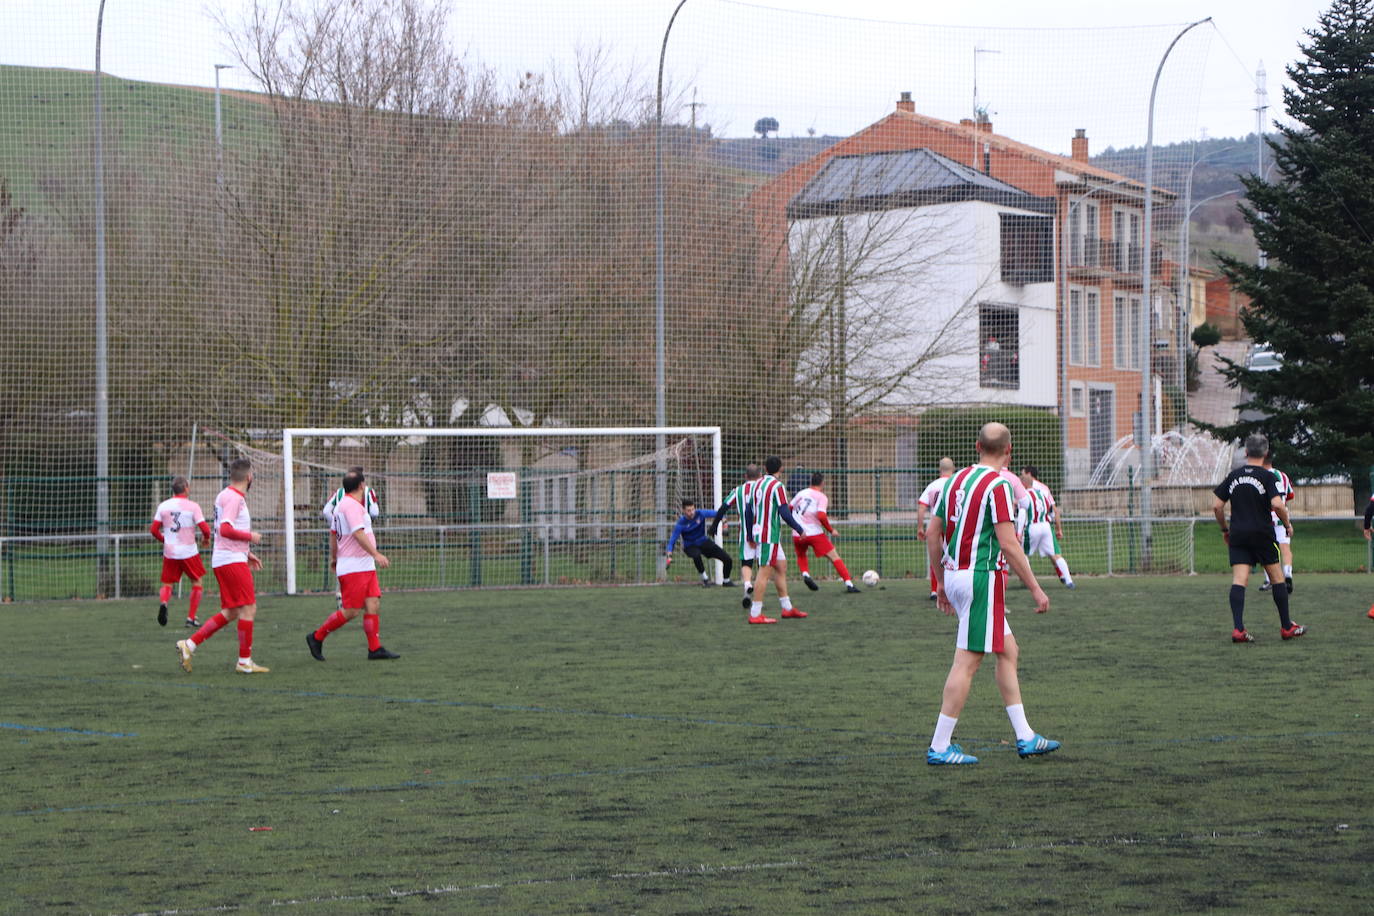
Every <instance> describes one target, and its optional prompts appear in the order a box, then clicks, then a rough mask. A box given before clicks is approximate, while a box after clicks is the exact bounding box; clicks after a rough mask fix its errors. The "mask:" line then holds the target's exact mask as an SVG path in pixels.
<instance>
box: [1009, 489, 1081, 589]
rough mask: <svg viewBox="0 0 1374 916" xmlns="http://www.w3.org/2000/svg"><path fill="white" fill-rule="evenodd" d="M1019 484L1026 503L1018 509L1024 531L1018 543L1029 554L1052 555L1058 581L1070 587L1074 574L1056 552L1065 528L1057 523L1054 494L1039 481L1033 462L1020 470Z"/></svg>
mask: <svg viewBox="0 0 1374 916" xmlns="http://www.w3.org/2000/svg"><path fill="white" fill-rule="evenodd" d="M1021 484H1022V486H1024V487H1025V488H1026V502H1025V505H1024V507H1023V508H1022V509H1021V512H1022V514H1023V518H1022V521H1023V522H1024V524H1023V525H1022V526H1021V528H1022V531H1023V532H1024V534H1023V540H1022V542H1021V546H1022V548H1023V549H1024V550H1025V551H1026V556H1028V557H1033V556H1041V557H1049V558H1051V560H1052V561H1053V562H1054V568H1055V570H1056V572H1058V574H1059V581H1060V582H1063V583H1064V585H1065V586H1066V587H1068V588H1073V587H1074V585H1073V574H1072V573H1070V572H1069V563H1068V561H1067V560H1065V559H1064V555H1063V554H1061V553H1060V552H1059V541H1060V540H1063V538H1064V528H1063V526H1062V525H1060V524H1059V509H1058V507H1057V506H1055V504H1054V494H1053V493H1051V492H1050V488H1049V487H1047V486H1045V484H1043V483H1041V482H1040V474H1039V472H1038V471H1036V469H1035V466H1034V465H1029V464H1028V465H1026V466H1025V467H1023V468H1022V469H1021ZM1055 529H1058V532H1059V540H1056V539H1055V536H1054V535H1055Z"/></svg>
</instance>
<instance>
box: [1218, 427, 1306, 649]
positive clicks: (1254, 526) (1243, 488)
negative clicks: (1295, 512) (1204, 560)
mask: <svg viewBox="0 0 1374 916" xmlns="http://www.w3.org/2000/svg"><path fill="white" fill-rule="evenodd" d="M1267 454H1269V440H1268V439H1266V438H1265V437H1264V436H1262V435H1260V434H1259V433H1254V434H1252V435H1251V436H1250V437H1249V438H1248V439H1246V440H1245V463H1244V464H1242V465H1241V466H1240V467H1238V468H1236V469H1235V470H1234V471H1232V472H1231V473H1229V474H1227V475H1226V479H1225V480H1223V481H1222V482H1221V483H1219V484H1217V486H1216V489H1215V490H1213V491H1212V493H1213V494H1215V497H1216V498H1215V499H1213V500H1212V514H1213V515H1215V516H1216V517H1217V524H1218V525H1220V526H1221V536H1222V539H1223V540H1225V541H1226V546H1227V547H1228V548H1229V549H1230V553H1231V617H1232V619H1233V621H1234V624H1235V628H1234V629H1233V630H1232V631H1231V642H1254V641H1255V637H1253V636H1251V635H1250V634H1249V632H1247V631H1246V629H1245V620H1244V617H1245V586H1246V584H1247V583H1248V582H1249V581H1250V567H1251V566H1252V565H1254V564H1256V563H1258V564H1259V565H1261V566H1263V567H1264V569H1265V572H1267V573H1269V581H1270V582H1282V581H1283V569H1282V568H1281V567H1280V566H1279V545H1278V544H1276V543H1275V542H1274V525H1273V520H1272V519H1271V518H1270V517H1269V513H1270V511H1271V510H1272V511H1273V512H1274V513H1275V514H1277V515H1278V517H1279V521H1281V522H1283V527H1284V529H1285V530H1287V532H1288V536H1289V537H1292V536H1293V523H1292V522H1291V521H1289V519H1288V507H1287V506H1286V505H1285V504H1284V501H1283V497H1282V496H1280V495H1279V490H1278V486H1277V485H1276V479H1275V477H1274V475H1273V473H1272V472H1270V471H1267V470H1265V468H1264V456H1265V455H1267ZM1228 502H1229V503H1230V504H1231V525H1230V527H1227V525H1226V504H1227V503H1228ZM1270 594H1271V595H1273V597H1274V604H1275V605H1277V606H1278V609H1279V622H1280V624H1281V625H1282V627H1283V629H1282V630H1281V631H1280V635H1281V636H1282V637H1283V638H1284V639H1293V638H1295V637H1298V636H1301V635H1302V634H1304V633H1306V632H1307V628H1306V627H1304V626H1300V625H1298V624H1296V623H1294V622H1293V619H1292V618H1291V617H1289V616H1288V589H1286V588H1276V589H1274V590H1273V591H1271V592H1270Z"/></svg>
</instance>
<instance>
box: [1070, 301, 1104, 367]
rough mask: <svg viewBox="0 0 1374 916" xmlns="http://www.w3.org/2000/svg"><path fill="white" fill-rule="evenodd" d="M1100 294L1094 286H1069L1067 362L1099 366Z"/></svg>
mask: <svg viewBox="0 0 1374 916" xmlns="http://www.w3.org/2000/svg"><path fill="white" fill-rule="evenodd" d="M1101 312H1102V294H1101V292H1100V291H1099V290H1097V289H1095V288H1084V287H1081V286H1071V287H1069V364H1070V365H1073V366H1100V365H1102V356H1101V352H1100V350H1099V337H1098V334H1099V326H1100V324H1101V317H1102V316H1101Z"/></svg>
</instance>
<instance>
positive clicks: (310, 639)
mask: <svg viewBox="0 0 1374 916" xmlns="http://www.w3.org/2000/svg"><path fill="white" fill-rule="evenodd" d="M305 644H306V645H307V646H309V647H310V654H311V655H313V656H315V661H317V662H322V661H324V640H323V639H316V638H315V633H314V632H313V631H312V632H309V633H306V634H305Z"/></svg>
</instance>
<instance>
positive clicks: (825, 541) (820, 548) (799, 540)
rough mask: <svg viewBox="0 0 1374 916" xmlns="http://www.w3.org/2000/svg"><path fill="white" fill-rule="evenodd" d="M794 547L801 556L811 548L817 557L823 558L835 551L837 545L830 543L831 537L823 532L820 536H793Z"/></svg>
mask: <svg viewBox="0 0 1374 916" xmlns="http://www.w3.org/2000/svg"><path fill="white" fill-rule="evenodd" d="M792 546H793V547H795V548H796V549H797V555H798V556H800V555H801V552H802V551H803V550H806V549H807V548H810V549H811V550H813V551H815V553H816V556H818V557H823V556H825V555H826V554H828V553H829V552H830V551H832V550H834V549H835V545H834V544H832V543H830V535H828V534H826V533H825V532H824V531H822V532H821V533H820V534H808V535H806V536H804V537H803V536H802V535H797V534H794V535H792Z"/></svg>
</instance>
